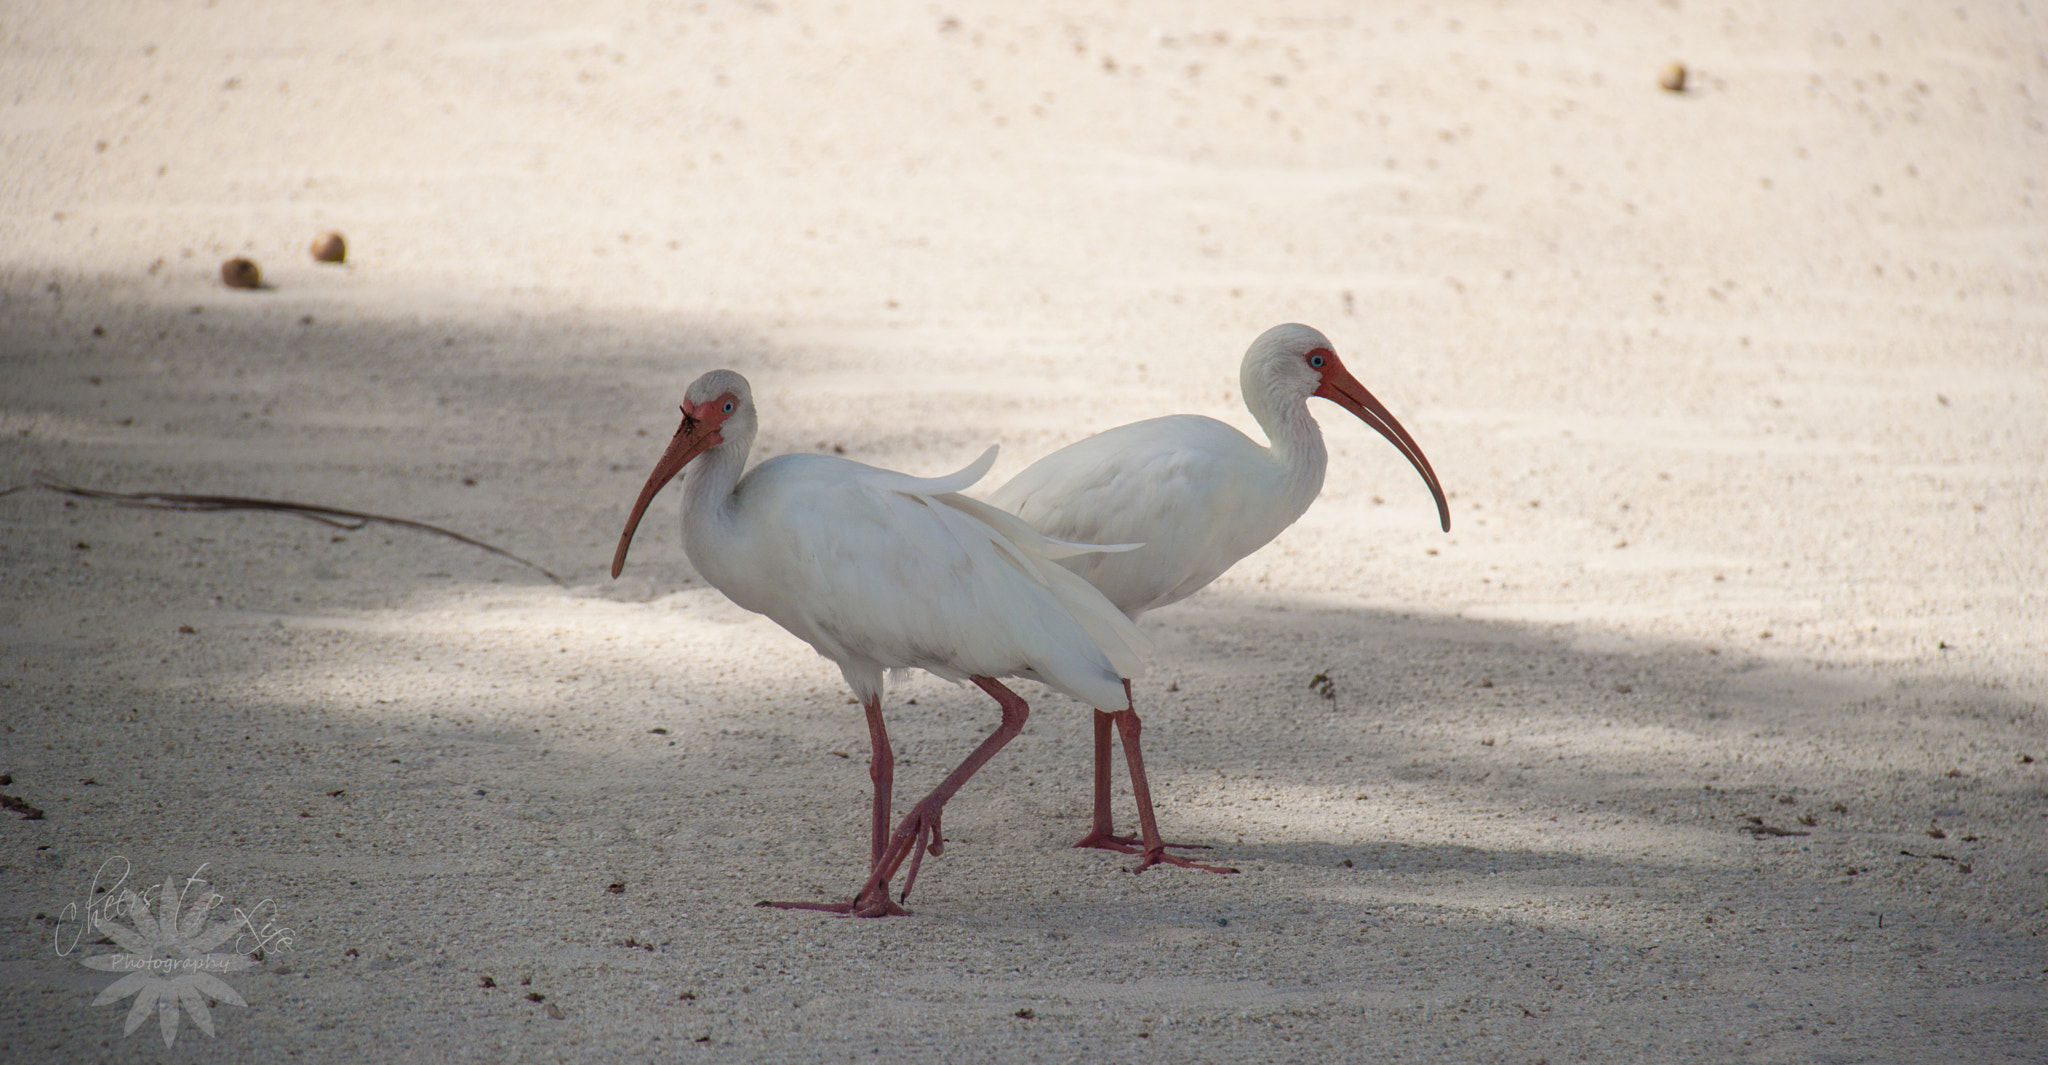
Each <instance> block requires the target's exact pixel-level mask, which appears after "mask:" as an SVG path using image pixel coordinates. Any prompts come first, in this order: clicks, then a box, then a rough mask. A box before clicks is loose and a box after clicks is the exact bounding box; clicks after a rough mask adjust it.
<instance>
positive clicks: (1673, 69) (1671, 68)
mask: <svg viewBox="0 0 2048 1065" xmlns="http://www.w3.org/2000/svg"><path fill="white" fill-rule="evenodd" d="M1657 84H1659V85H1662V86H1663V87H1664V91H1665V92H1684V91H1685V64H1684V63H1681V62H1679V61H1678V60H1676V59H1674V60H1672V61H1671V62H1669V63H1666V64H1664V69H1663V70H1661V71H1659V72H1658V73H1657Z"/></svg>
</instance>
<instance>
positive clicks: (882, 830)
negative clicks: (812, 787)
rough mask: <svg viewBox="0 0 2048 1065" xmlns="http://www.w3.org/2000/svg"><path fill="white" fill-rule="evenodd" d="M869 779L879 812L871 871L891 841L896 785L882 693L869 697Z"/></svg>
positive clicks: (870, 855)
mask: <svg viewBox="0 0 2048 1065" xmlns="http://www.w3.org/2000/svg"><path fill="white" fill-rule="evenodd" d="M867 711H868V745H869V747H870V748H871V750H870V751H869V754H868V779H869V780H870V781H873V782H874V785H875V816H874V824H873V826H872V830H871V832H870V833H869V835H870V845H869V847H868V869H869V871H870V872H872V871H873V870H874V867H875V866H876V865H877V864H879V863H880V862H881V860H882V847H883V846H884V845H886V844H887V843H888V842H889V803H890V800H891V798H892V797H893V796H894V794H895V788H896V752H895V751H892V750H890V749H889V729H888V727H887V726H886V725H884V724H882V697H881V696H879V695H877V696H875V697H874V698H873V699H870V700H869V701H868V705H867Z"/></svg>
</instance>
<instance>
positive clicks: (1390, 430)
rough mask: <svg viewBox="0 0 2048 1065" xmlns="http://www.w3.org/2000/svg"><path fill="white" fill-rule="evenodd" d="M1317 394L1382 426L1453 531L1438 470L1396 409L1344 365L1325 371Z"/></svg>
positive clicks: (1361, 418)
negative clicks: (1420, 477) (1378, 397)
mask: <svg viewBox="0 0 2048 1065" xmlns="http://www.w3.org/2000/svg"><path fill="white" fill-rule="evenodd" d="M1315 394H1316V395H1318V396H1321V397H1323V398H1324V399H1327V400H1329V401H1331V402H1333V403H1335V404H1337V405H1338V406H1340V407H1343V408H1344V409H1345V410H1348V411H1350V412H1351V413H1353V414H1356V415H1358V420H1359V421H1362V422H1364V423H1365V424H1367V425H1370V426H1372V427H1373V428H1374V429H1377V430H1379V433H1380V435H1381V436H1384V437H1386V438H1387V442H1388V443H1391V444H1393V445H1394V446H1395V447H1397V448H1399V449H1401V454H1402V455H1404V456H1406V457H1407V459H1408V462H1409V464H1410V465H1412V466H1414V467H1415V472H1417V473H1419V474H1421V475H1422V480H1423V482H1424V483H1426V484H1428V485H1429V494H1430V495H1432V496H1434V497H1436V514H1437V518H1438V519H1439V520H1440V521H1442V523H1443V527H1444V531H1445V532H1450V531H1451V505H1450V504H1449V503H1447V502H1445V500H1444V486H1443V485H1442V484H1439V483H1438V482H1437V479H1436V471H1435V470H1433V469H1431V468H1430V466H1429V458H1428V456H1426V455H1424V454H1423V453H1422V448H1421V447H1420V446H1418V445H1417V444H1416V443H1415V438H1414V437H1412V436H1409V435H1408V430H1406V429H1403V428H1401V423H1400V422H1399V421H1397V420H1395V418H1394V415H1393V413H1392V412H1391V411H1389V410H1387V408H1386V407H1385V406H1384V405H1383V404H1381V403H1380V401H1379V400H1377V399H1375V398H1373V394H1372V393H1371V392H1368V391H1366V390H1365V386H1364V385H1362V384H1359V383H1358V378H1356V377H1353V376H1351V371H1349V370H1346V369H1344V368H1343V367H1342V366H1333V367H1331V368H1330V369H1329V370H1328V371H1326V372H1325V374H1324V376H1323V386H1322V387H1321V388H1318V389H1316V393H1315Z"/></svg>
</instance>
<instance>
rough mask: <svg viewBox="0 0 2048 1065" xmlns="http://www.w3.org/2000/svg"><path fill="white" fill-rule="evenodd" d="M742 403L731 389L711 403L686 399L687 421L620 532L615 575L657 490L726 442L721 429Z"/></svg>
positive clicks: (681, 426) (615, 559)
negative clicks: (685, 467) (703, 455)
mask: <svg viewBox="0 0 2048 1065" xmlns="http://www.w3.org/2000/svg"><path fill="white" fill-rule="evenodd" d="M738 406H739V400H738V399H737V398H736V397H735V396H734V395H733V394H732V393H730V392H727V393H726V394H724V395H722V396H719V397H718V398H717V399H714V400H711V401H710V402H707V403H697V404H692V403H691V402H690V401H689V400H687V399H686V400H684V401H683V424H681V425H679V426H677V427H676V435H675V436H674V437H672V438H670V440H669V442H668V448H667V449H666V450H664V451H663V452H662V453H661V460H660V461H658V462H656V463H655V464H654V472H652V473H650V474H648V475H647V484H646V485H644V486H643V487H642V488H641V489H640V498H639V499H637V500H635V501H634V503H633V514H632V516H631V517H629V518H627V519H626V531H625V532H623V533H621V534H619V546H618V549H617V550H615V551H613V552H612V576H613V577H614V578H616V577H618V575H619V571H621V570H623V569H625V568H626V549H627V548H628V547H631V546H632V544H633V532H634V530H636V529H638V528H640V518H641V516H642V515H644V514H646V513H647V504H649V503H652V502H654V495H655V493H657V492H659V491H661V489H662V487H663V486H664V485H666V484H668V483H669V482H670V481H671V480H674V479H675V476H676V474H678V473H681V472H683V467H684V466H687V465H689V464H690V460H691V459H694V458H696V457H697V456H698V455H701V454H703V453H704V452H705V451H707V450H709V449H711V448H714V447H717V446H718V445H719V444H722V443H724V442H725V437H724V435H723V434H721V433H720V432H719V429H721V428H723V427H724V425H725V420H726V419H727V418H730V417H732V412H733V411H734V410H735V409H737V408H738Z"/></svg>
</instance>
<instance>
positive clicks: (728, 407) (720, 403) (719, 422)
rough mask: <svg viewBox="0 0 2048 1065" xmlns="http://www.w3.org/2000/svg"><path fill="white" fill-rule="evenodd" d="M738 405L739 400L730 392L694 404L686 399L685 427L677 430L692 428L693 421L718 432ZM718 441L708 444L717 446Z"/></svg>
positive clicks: (684, 405) (684, 403)
mask: <svg viewBox="0 0 2048 1065" xmlns="http://www.w3.org/2000/svg"><path fill="white" fill-rule="evenodd" d="M738 405H739V400H738V399H737V398H735V397H734V396H733V394H732V393H730V392H727V393H726V394H724V395H722V396H719V397H718V398H717V399H713V400H708V401H706V402H703V403H697V404H692V403H691V402H690V401H689V400H687V399H686V400H684V401H683V428H682V429H679V430H677V431H678V432H681V431H683V430H687V429H690V428H692V426H691V423H692V422H695V423H697V424H698V425H700V426H703V427H704V428H705V429H706V430H708V431H709V432H713V433H716V432H717V431H718V430H719V429H721V428H723V427H724V426H725V420H726V419H727V418H730V417H732V412H733V408H735V407H736V406H738ZM718 442H719V441H712V443H711V445H707V446H715V445H716V444H717V443H718Z"/></svg>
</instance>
